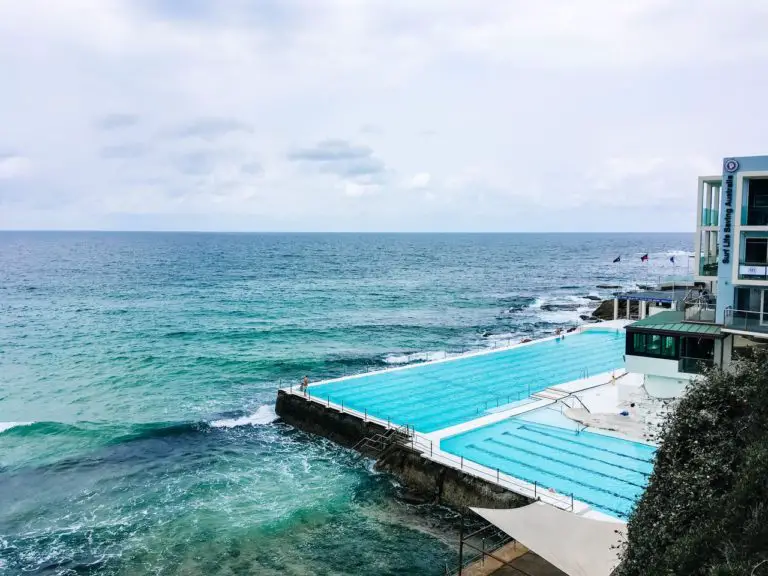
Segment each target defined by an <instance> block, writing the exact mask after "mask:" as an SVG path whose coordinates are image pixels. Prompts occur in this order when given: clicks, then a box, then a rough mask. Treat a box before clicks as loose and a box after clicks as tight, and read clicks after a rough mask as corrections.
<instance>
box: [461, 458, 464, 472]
mask: <svg viewBox="0 0 768 576" xmlns="http://www.w3.org/2000/svg"><path fill="white" fill-rule="evenodd" d="M461 469H462V470H464V456H462V457H461Z"/></svg>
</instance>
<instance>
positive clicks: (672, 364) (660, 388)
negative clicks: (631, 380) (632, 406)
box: [625, 354, 696, 398]
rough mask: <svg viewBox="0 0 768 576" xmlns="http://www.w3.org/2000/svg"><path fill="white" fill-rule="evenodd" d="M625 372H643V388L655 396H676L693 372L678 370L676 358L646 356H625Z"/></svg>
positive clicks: (683, 388) (680, 393)
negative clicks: (665, 358)
mask: <svg viewBox="0 0 768 576" xmlns="http://www.w3.org/2000/svg"><path fill="white" fill-rule="evenodd" d="M626 358H627V359H626V363H625V366H626V369H627V372H635V373H637V374H645V382H644V383H645V390H646V391H647V392H648V394H650V395H651V396H654V397H656V398H677V397H678V396H681V395H682V393H683V391H684V390H685V387H686V386H688V383H689V382H690V381H691V379H692V378H694V377H695V376H696V375H695V374H685V373H682V372H678V370H677V366H678V362H677V360H664V359H661V358H648V357H647V356H632V355H630V354H627V357H626Z"/></svg>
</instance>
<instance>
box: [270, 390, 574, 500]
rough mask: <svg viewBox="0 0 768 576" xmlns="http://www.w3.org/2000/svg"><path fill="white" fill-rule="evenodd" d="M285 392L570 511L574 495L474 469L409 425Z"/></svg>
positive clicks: (308, 392)
mask: <svg viewBox="0 0 768 576" xmlns="http://www.w3.org/2000/svg"><path fill="white" fill-rule="evenodd" d="M285 390H286V391H289V392H290V393H292V394H297V395H302V396H304V398H306V400H307V401H309V402H316V403H317V404H320V405H321V406H325V407H326V408H333V409H335V410H339V411H340V412H341V413H347V414H352V415H355V416H357V417H359V418H363V421H364V422H375V423H377V424H379V425H381V426H385V427H386V428H387V429H394V430H395V433H394V434H393V435H392V436H391V438H392V440H394V441H396V442H398V443H399V444H401V445H402V446H408V447H410V448H411V449H412V450H414V451H416V450H418V451H419V452H421V453H422V454H424V455H427V454H428V455H429V457H430V458H431V459H432V460H434V461H436V462H438V463H447V464H448V465H449V466H451V467H453V468H458V469H459V470H461V471H462V472H466V473H467V474H470V475H472V476H475V477H476V478H480V479H482V480H486V481H489V482H492V483H495V484H497V485H498V486H501V487H502V488H506V489H507V490H509V491H511V492H514V493H516V494H520V495H522V496H525V497H527V498H531V499H533V500H541V501H542V502H545V503H547V504H550V505H552V506H555V507H557V508H560V509H561V510H569V511H573V508H574V496H573V494H572V493H571V494H570V495H564V494H559V493H557V492H555V490H554V488H551V487H549V486H546V485H544V484H541V483H539V482H538V481H534V482H533V484H530V483H528V482H525V481H522V480H517V479H516V478H513V477H511V476H507V475H506V474H503V475H502V473H501V470H500V469H499V468H496V469H495V470H494V469H491V468H486V469H483V468H480V467H478V466H473V465H471V464H469V463H467V462H465V461H464V457H463V456H454V455H452V454H448V453H446V452H442V451H441V450H440V446H439V443H438V445H437V446H435V445H434V443H433V442H432V440H431V439H430V438H426V437H425V436H423V435H422V434H420V433H419V432H416V430H414V428H413V426H410V425H409V424H402V425H400V424H394V423H392V421H391V420H390V419H389V418H387V420H386V421H385V420H383V419H382V418H377V417H372V416H369V415H368V411H367V410H366V411H364V412H359V411H358V410H352V409H350V408H345V407H344V405H343V404H341V405H338V404H332V403H331V401H330V399H329V398H327V397H326V398H321V397H317V396H312V391H311V387H310V389H308V390H306V391H299V389H298V386H297V387H296V388H295V389H294V388H293V387H291V388H285ZM382 436H383V435H382ZM387 439H388V438H387ZM387 439H385V438H382V439H377V440H382V441H383V442H382V444H383V443H384V442H386V441H387ZM365 440H366V438H363V439H361V440H360V442H358V445H361V444H362V443H364V442H365ZM378 446H379V444H378V442H377V447H378Z"/></svg>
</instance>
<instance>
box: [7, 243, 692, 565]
mask: <svg viewBox="0 0 768 576" xmlns="http://www.w3.org/2000/svg"><path fill="white" fill-rule="evenodd" d="M692 247H693V246H692V237H691V235H690V234H657V235H629V234H627V235H619V234H613V235H611V234H607V235H588V234H583V235H569V234H552V235H460V234H456V235H428V234H425V235H386V234H381V235H355V234H340V235H331V234H329V235H324V234H295V235H291V234H267V235H259V234H171V233H169V234H160V233H155V234H146V233H59V232H2V233H0V573H1V574H46V575H48V574H51V575H53V574H132V575H133V574H184V575H193V574H201V575H202V574H206V575H207V574H214V575H218V574H221V575H225V574H226V575H230V574H296V575H300V574H301V575H303V574H328V575H331V574H369V575H379V574H426V575H429V574H434V575H439V574H443V572H444V568H445V565H446V563H447V564H448V565H449V566H451V567H453V565H454V563H455V554H456V550H455V542H456V534H455V532H454V530H455V517H454V516H453V515H452V514H451V513H450V512H449V511H446V510H443V509H440V508H438V507H434V506H430V505H421V506H414V505H411V504H407V503H406V502H405V500H404V499H402V498H401V497H400V493H401V489H400V487H398V486H397V485H396V484H395V483H394V482H392V480H391V479H390V478H388V477H387V476H385V475H380V474H376V473H374V472H373V471H372V470H371V466H370V463H369V462H366V461H365V460H359V459H357V458H355V457H354V456H353V455H352V454H351V453H350V452H349V451H346V450H343V449H341V448H339V447H337V446H335V445H333V444H332V443H330V442H327V441H325V440H322V439H319V438H315V437H311V436H308V435H306V434H303V433H301V432H298V431H296V430H294V429H292V428H290V427H288V426H286V425H284V424H281V423H280V422H279V421H276V420H275V416H274V411H273V409H272V406H273V405H274V399H275V390H276V387H277V386H278V384H280V383H281V382H282V383H285V382H287V381H288V380H292V381H296V382H298V381H299V379H300V378H301V377H302V376H304V375H305V374H306V375H308V376H309V377H310V378H311V379H313V380H318V379H324V378H329V377H334V376H340V375H343V374H347V373H350V372H359V371H364V370H367V369H371V368H383V367H387V366H391V365H394V364H400V363H404V362H411V361H420V360H423V359H425V358H428V357H436V356H439V355H443V354H445V353H452V352H456V351H459V350H462V349H466V348H482V347H486V346H489V345H492V344H493V343H494V342H498V341H500V340H506V339H516V338H522V337H530V336H536V335H543V334H546V333H548V332H551V331H553V330H554V329H555V328H556V327H558V326H566V325H572V324H575V323H576V322H578V321H579V315H580V314H584V313H588V310H589V308H590V306H593V305H594V303H593V302H592V301H591V300H590V299H588V298H587V297H588V296H591V297H596V296H602V295H606V294H608V293H609V292H610V290H608V289H598V288H596V285H597V284H619V285H622V286H632V285H634V284H635V283H637V282H647V281H648V280H652V279H656V278H657V277H658V276H659V275H666V274H671V273H673V271H675V270H673V266H672V264H671V263H670V262H669V257H670V256H672V255H674V256H675V257H676V260H677V269H676V272H677V273H678V274H682V273H684V272H685V269H686V265H687V260H688V259H687V256H686V254H687V253H688V252H690V250H692ZM646 252H648V253H650V255H651V259H650V262H649V263H648V264H643V263H641V262H640V255H641V254H643V253H646ZM619 254H621V255H622V262H621V263H620V264H612V263H611V261H612V260H613V258H615V257H616V256H617V255H619Z"/></svg>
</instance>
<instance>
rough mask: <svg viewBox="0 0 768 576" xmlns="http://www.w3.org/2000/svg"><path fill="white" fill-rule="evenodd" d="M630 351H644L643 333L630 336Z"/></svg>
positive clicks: (641, 352)
mask: <svg viewBox="0 0 768 576" xmlns="http://www.w3.org/2000/svg"><path fill="white" fill-rule="evenodd" d="M632 351H633V352H637V353H640V354H643V353H644V352H645V334H634V335H633V336H632Z"/></svg>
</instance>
